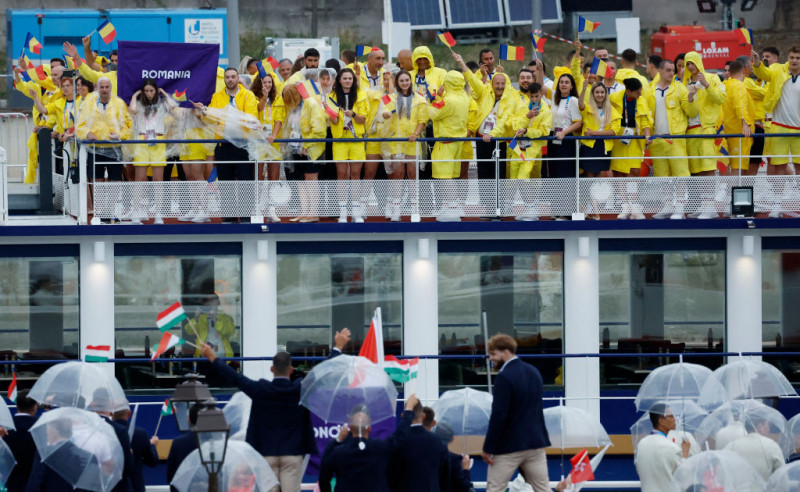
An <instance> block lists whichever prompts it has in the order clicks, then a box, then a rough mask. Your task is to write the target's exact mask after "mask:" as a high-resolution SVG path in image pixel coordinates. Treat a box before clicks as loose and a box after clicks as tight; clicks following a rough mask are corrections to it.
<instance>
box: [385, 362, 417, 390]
mask: <svg viewBox="0 0 800 492" xmlns="http://www.w3.org/2000/svg"><path fill="white" fill-rule="evenodd" d="M383 370H384V371H386V374H388V375H389V377H390V378H391V379H392V380H393V381H397V382H398V383H407V382H409V381H411V380H412V379H415V378H416V377H417V375H418V374H419V357H414V358H413V359H403V360H400V359H398V358H397V357H395V356H393V355H387V356H386V357H384V359H383Z"/></svg>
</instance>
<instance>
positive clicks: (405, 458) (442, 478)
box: [391, 402, 450, 492]
mask: <svg viewBox="0 0 800 492" xmlns="http://www.w3.org/2000/svg"><path fill="white" fill-rule="evenodd" d="M412 412H413V414H414V417H413V420H412V421H411V428H410V429H409V430H408V433H407V434H406V436H405V438H404V439H403V440H402V441H401V442H399V444H398V448H397V450H396V451H395V452H394V453H393V454H392V458H391V459H392V466H391V468H392V469H393V472H395V473H393V474H392V477H391V480H392V481H391V488H392V490H394V491H396V492H439V491H441V490H449V489H450V464H449V462H450V460H449V457H448V453H449V452H448V451H447V448H446V447H445V446H444V445H443V444H442V442H441V441H440V440H439V439H438V438H437V437H436V436H435V435H433V433H432V432H430V431H428V430H426V429H425V427H423V425H422V421H423V420H424V418H425V413H424V412H423V411H422V403H419V402H417V404H416V405H414V407H413V409H412Z"/></svg>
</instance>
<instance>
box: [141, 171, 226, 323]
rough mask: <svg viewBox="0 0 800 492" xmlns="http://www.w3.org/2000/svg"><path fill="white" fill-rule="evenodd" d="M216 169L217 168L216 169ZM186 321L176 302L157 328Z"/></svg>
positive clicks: (159, 315) (162, 313) (159, 321)
mask: <svg viewBox="0 0 800 492" xmlns="http://www.w3.org/2000/svg"><path fill="white" fill-rule="evenodd" d="M214 169H216V168H214ZM185 320H186V312H185V311H184V310H183V306H181V303H180V302H176V303H175V304H173V305H172V306H170V307H168V308H167V309H165V310H164V311H161V312H160V313H159V314H158V317H156V326H157V327H158V329H159V330H161V331H162V332H164V331H167V330H169V329H170V328H172V327H174V326H177V325H179V324H181V322H182V321H185Z"/></svg>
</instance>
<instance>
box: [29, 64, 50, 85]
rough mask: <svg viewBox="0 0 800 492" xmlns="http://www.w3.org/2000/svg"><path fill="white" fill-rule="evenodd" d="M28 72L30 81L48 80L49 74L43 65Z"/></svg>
mask: <svg viewBox="0 0 800 492" xmlns="http://www.w3.org/2000/svg"><path fill="white" fill-rule="evenodd" d="M26 72H27V75H28V77H29V79H30V80H36V81H43V80H47V72H45V71H44V67H43V66H42V65H39V66H38V67H36V68H31V69H28V70H26Z"/></svg>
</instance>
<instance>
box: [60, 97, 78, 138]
mask: <svg viewBox="0 0 800 492" xmlns="http://www.w3.org/2000/svg"><path fill="white" fill-rule="evenodd" d="M74 111H75V101H74V100H72V101H67V100H64V114H63V115H61V126H62V128H64V131H67V130H69V126H67V125H68V124H69V119H70V117H72V118H74V117H73V116H72V114H73V112H74Z"/></svg>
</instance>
